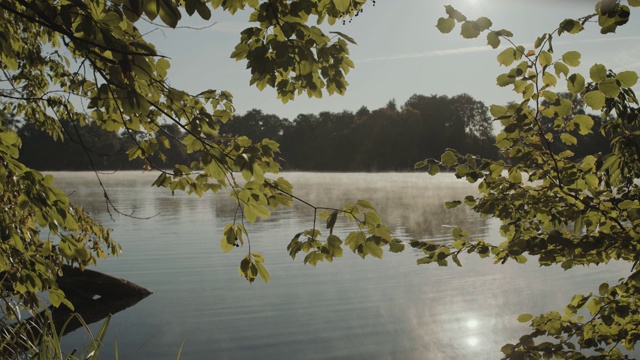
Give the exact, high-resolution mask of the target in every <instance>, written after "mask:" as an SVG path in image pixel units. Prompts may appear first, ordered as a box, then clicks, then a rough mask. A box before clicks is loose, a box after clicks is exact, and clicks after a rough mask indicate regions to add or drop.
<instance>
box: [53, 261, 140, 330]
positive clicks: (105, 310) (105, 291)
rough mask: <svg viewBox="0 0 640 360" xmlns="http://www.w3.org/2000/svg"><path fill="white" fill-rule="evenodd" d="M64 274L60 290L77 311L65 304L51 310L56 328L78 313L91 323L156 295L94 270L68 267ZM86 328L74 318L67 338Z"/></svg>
mask: <svg viewBox="0 0 640 360" xmlns="http://www.w3.org/2000/svg"><path fill="white" fill-rule="evenodd" d="M62 273H63V275H62V276H61V277H59V278H58V287H59V288H60V289H61V290H62V291H64V293H65V296H66V298H67V299H68V300H69V301H70V302H71V303H72V304H73V306H74V310H70V309H69V308H67V307H66V306H64V305H60V307H58V308H51V309H50V310H51V313H52V315H53V321H54V324H55V327H56V329H59V330H60V329H62V326H63V325H64V324H65V323H66V322H67V320H69V318H70V317H71V315H72V314H74V313H76V314H78V315H80V317H82V319H83V321H84V322H85V323H87V324H91V323H94V322H97V321H100V320H102V319H104V318H106V317H107V316H108V315H113V314H115V313H117V312H120V311H122V310H124V309H126V308H129V307H131V306H133V305H135V304H137V303H138V302H139V301H140V300H142V299H144V298H146V297H147V296H149V295H151V294H152V292H151V291H149V290H148V289H145V288H143V287H141V286H139V285H136V284H134V283H132V282H130V281H128V280H125V279H120V278H116V277H113V276H109V275H106V274H103V273H101V272H98V271H93V270H88V269H85V270H80V269H78V268H74V267H72V266H68V265H64V266H63V268H62ZM81 326H82V323H81V322H80V321H79V320H78V319H77V318H75V317H74V318H73V319H72V320H71V321H69V322H68V323H67V324H66V327H65V328H64V331H63V333H62V334H63V335H64V334H67V333H69V332H71V331H73V330H75V329H78V328H79V327H81Z"/></svg>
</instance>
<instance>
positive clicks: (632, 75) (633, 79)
mask: <svg viewBox="0 0 640 360" xmlns="http://www.w3.org/2000/svg"><path fill="white" fill-rule="evenodd" d="M616 80H618V82H619V83H620V87H622V88H630V87H632V86H634V85H635V84H636V83H637V82H638V74H637V73H636V72H635V71H622V72H620V73H618V75H616Z"/></svg>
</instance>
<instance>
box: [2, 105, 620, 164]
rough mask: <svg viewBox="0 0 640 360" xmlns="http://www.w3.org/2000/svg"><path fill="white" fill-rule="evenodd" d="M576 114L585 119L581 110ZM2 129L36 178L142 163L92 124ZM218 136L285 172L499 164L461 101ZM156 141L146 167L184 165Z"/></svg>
mask: <svg viewBox="0 0 640 360" xmlns="http://www.w3.org/2000/svg"><path fill="white" fill-rule="evenodd" d="M575 109H576V111H577V112H578V113H579V112H584V106H583V105H581V104H576V105H575ZM3 121H4V122H5V123H7V125H10V126H11V127H13V128H15V129H17V131H18V134H19V135H20V137H21V139H22V142H23V146H22V150H21V154H20V157H21V160H22V161H23V162H24V163H25V164H26V165H27V166H30V167H33V168H35V169H38V170H91V169H93V168H95V169H97V170H132V169H143V168H144V167H145V166H146V165H145V163H144V161H143V160H141V159H136V160H135V161H129V160H128V155H127V153H126V151H127V150H128V149H130V148H132V146H133V145H134V144H135V142H136V141H142V140H143V139H144V138H145V136H146V134H142V133H135V132H124V133H122V134H120V135H118V134H114V133H112V132H108V131H105V130H103V129H101V128H100V127H99V126H97V125H95V124H87V125H85V126H78V125H77V124H74V123H72V122H69V121H61V122H60V125H61V133H62V134H63V136H64V138H65V141H64V142H62V141H56V140H53V139H52V138H51V137H50V136H49V135H47V134H46V133H44V132H43V131H41V130H39V129H38V128H37V127H36V125H35V124H33V123H32V122H27V123H26V124H25V125H21V124H20V122H19V121H17V120H15V119H13V118H10V117H8V116H4V119H3ZM596 121H597V119H596ZM549 126H552V125H549ZM600 126H601V121H600V123H597V124H596V125H595V126H594V133H595V135H594V136H592V138H591V139H589V142H590V143H589V146H585V147H581V148H580V149H579V150H580V151H581V153H580V154H576V156H584V155H586V153H585V154H582V152H589V153H593V152H597V151H598V149H600V148H602V149H603V150H604V148H603V147H606V146H607V143H606V141H604V138H603V137H601V136H598V129H599V128H600ZM220 133H221V134H223V135H229V136H234V135H236V134H242V135H244V136H247V137H249V138H250V139H251V140H252V141H260V140H262V139H263V138H269V139H272V140H275V141H277V142H278V143H280V146H281V158H282V160H281V164H282V166H283V168H284V169H285V170H302V171H408V170H411V169H412V168H413V164H415V163H416V162H417V161H420V160H422V159H424V158H429V157H434V158H437V157H439V156H440V154H442V153H443V151H444V150H445V149H446V148H456V149H458V151H460V152H469V153H474V154H476V155H480V156H483V157H488V158H494V159H495V158H497V157H498V156H499V154H498V152H497V149H496V148H495V146H494V141H495V139H494V135H493V125H492V121H491V115H490V114H489V111H488V108H487V107H486V106H485V105H484V104H483V103H482V102H481V101H478V100H475V99H474V98H472V97H471V96H469V95H467V94H462V95H456V96H453V97H448V96H438V95H431V96H425V95H413V96H411V97H410V98H409V99H408V100H407V101H406V102H405V103H404V105H402V106H401V107H398V106H397V104H396V102H395V100H391V101H389V103H388V104H387V105H386V106H385V107H382V108H379V109H376V110H372V111H371V110H369V109H367V108H366V107H362V108H360V109H359V110H358V111H356V112H355V113H354V112H350V111H343V112H321V113H319V114H317V115H316V114H300V115H298V116H297V117H296V118H295V119H293V121H289V120H288V119H283V118H280V117H278V116H276V115H270V114H264V113H263V112H262V111H261V110H257V109H254V110H250V111H248V112H247V113H245V114H244V115H237V116H235V117H234V118H232V119H231V120H230V121H228V122H227V123H226V124H224V125H223V126H222V127H221V129H220ZM159 134H161V135H159V136H162V137H163V138H164V139H163V142H164V143H165V144H167V143H168V145H169V148H170V151H169V152H168V153H167V155H166V158H163V159H161V158H151V159H150V160H151V162H152V163H153V164H155V165H156V166H158V167H161V168H172V167H173V165H174V164H178V163H186V162H188V159H189V158H188V155H187V154H186V152H185V151H184V148H183V147H182V146H180V144H179V143H178V142H179V141H180V139H182V138H183V137H184V136H185V133H184V132H183V131H182V130H181V129H180V128H178V126H177V125H175V124H172V125H161V126H160V132H159ZM554 146H555V147H556V148H557V150H558V151H562V150H565V148H566V146H565V145H562V144H557V145H555V144H554ZM574 151H576V150H574Z"/></svg>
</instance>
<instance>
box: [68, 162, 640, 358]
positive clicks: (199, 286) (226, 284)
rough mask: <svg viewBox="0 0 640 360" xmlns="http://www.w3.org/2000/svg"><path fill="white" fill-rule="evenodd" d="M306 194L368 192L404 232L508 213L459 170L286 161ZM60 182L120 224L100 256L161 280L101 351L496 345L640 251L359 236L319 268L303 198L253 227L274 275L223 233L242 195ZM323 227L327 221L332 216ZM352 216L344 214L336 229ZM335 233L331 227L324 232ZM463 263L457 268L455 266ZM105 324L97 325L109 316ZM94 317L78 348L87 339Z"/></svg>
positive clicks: (332, 198)
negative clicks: (438, 261)
mask: <svg viewBox="0 0 640 360" xmlns="http://www.w3.org/2000/svg"><path fill="white" fill-rule="evenodd" d="M283 176H284V177H285V178H287V179H288V180H289V181H291V182H292V183H293V184H294V189H295V193H296V195H297V196H299V197H301V198H304V199H305V200H307V201H309V202H311V203H313V204H315V205H318V206H328V207H342V206H343V205H344V204H345V203H349V202H351V203H353V202H355V201H356V200H357V199H367V200H370V201H371V202H373V203H374V205H375V206H376V208H377V209H378V210H379V212H380V214H381V216H382V217H383V220H384V221H385V222H386V223H387V224H388V225H389V227H390V229H391V231H392V234H393V235H394V236H396V237H398V238H399V239H402V240H404V241H409V240H411V239H420V240H433V241H448V240H449V238H450V237H449V233H450V231H451V227H452V226H453V225H457V226H461V227H462V228H464V229H465V230H467V231H469V232H470V233H472V234H473V235H474V236H477V237H481V238H484V239H487V240H488V241H489V242H492V243H494V244H498V243H500V242H501V241H502V240H501V239H500V238H499V235H498V226H499V223H498V222H497V221H495V220H493V219H488V218H481V217H479V216H477V215H476V214H474V213H473V212H471V211H470V210H469V209H467V208H465V207H460V208H458V209H454V210H445V209H444V206H443V203H444V202H445V201H448V200H454V199H462V198H464V196H466V195H473V194H475V187H474V185H472V184H468V183H467V182H466V181H463V180H457V179H455V177H454V176H453V175H451V174H439V175H438V176H436V177H431V176H428V175H426V174H422V173H375V174H372V173H366V174H365V173H351V174H322V173H285V174H284V175H283ZM55 177H56V184H57V185H58V186H60V187H61V188H62V189H64V190H65V191H66V192H67V193H70V194H71V195H70V198H71V199H72V200H73V201H75V202H76V203H78V204H82V205H83V206H85V208H86V209H88V210H89V211H90V212H91V213H92V214H93V215H94V216H95V217H96V218H97V219H99V220H101V221H102V222H103V223H104V224H105V225H106V226H107V227H110V228H112V229H113V235H114V237H115V238H116V239H117V240H118V241H119V242H120V244H121V245H122V247H123V254H122V255H121V256H120V257H118V258H112V259H108V260H106V261H101V262H99V265H98V266H97V270H99V271H102V272H105V273H107V274H110V275H113V276H117V277H123V278H126V279H128V280H130V281H133V282H135V283H137V284H139V285H141V286H144V287H146V288H149V289H150V290H152V291H153V292H154V294H153V295H151V296H150V297H148V298H146V299H144V300H143V301H141V302H140V303H138V304H137V305H135V306H134V307H131V308H129V309H127V310H125V311H122V312H120V313H118V314H116V315H114V317H113V318H112V321H111V324H110V327H109V333H108V334H107V336H106V340H107V344H105V346H104V347H103V349H102V350H101V357H102V358H107V359H108V358H113V357H114V350H113V349H114V345H113V344H114V339H117V340H116V341H117V347H118V350H119V355H120V358H121V359H129V358H134V359H175V357H176V354H177V353H178V351H179V349H180V346H181V344H182V343H183V342H184V346H183V349H182V358H183V359H205V358H212V359H254V358H261V359H360V358H367V359H496V358H499V357H500V355H501V354H500V347H501V346H502V345H504V344H505V343H507V342H515V341H517V339H518V338H519V337H520V336H521V335H523V334H525V333H526V332H527V330H528V328H527V326H526V324H520V323H518V322H517V320H516V319H517V317H518V315H519V314H521V313H525V312H527V313H528V312H543V311H545V312H546V311H549V310H558V311H562V309H563V307H564V306H565V305H566V304H567V303H568V302H569V301H570V299H571V296H572V295H573V294H574V293H578V292H581V293H585V294H588V293H589V292H592V291H595V292H597V286H598V284H600V283H601V282H604V281H609V282H610V283H614V282H616V281H617V279H618V278H619V277H621V276H626V275H627V274H628V270H629V269H630V267H631V265H630V264H625V263H620V264H610V265H608V266H606V267H603V266H600V267H594V266H592V267H589V268H576V269H572V270H570V271H567V272H565V271H563V270H562V269H561V268H559V267H553V268H540V267H538V265H537V263H536V261H535V259H530V260H529V262H528V263H527V264H526V265H519V264H516V263H515V262H510V263H507V264H505V265H501V266H499V265H493V262H492V261H491V260H490V259H479V258H478V257H477V256H476V255H468V256H462V257H461V261H462V264H463V267H462V268H458V267H456V266H455V265H454V264H451V265H450V266H449V267H446V268H445V267H438V266H437V265H435V264H432V265H420V266H418V265H416V260H417V259H418V258H419V257H420V255H421V253H420V252H417V251H415V250H413V249H411V248H409V247H407V249H406V250H405V251H404V252H403V253H400V254H392V253H385V254H384V256H383V259H382V260H378V259H375V258H367V259H366V260H361V259H360V257H358V256H357V255H354V254H352V253H351V252H350V251H349V250H348V248H345V254H344V257H343V258H340V259H336V260H335V261H334V262H333V263H320V264H318V266H317V267H315V268H314V267H311V266H309V265H303V263H302V260H303V258H304V257H303V256H299V257H297V258H296V259H295V260H292V259H291V257H289V255H288V252H287V250H286V246H287V244H288V243H289V241H290V240H291V239H292V237H293V236H294V235H295V234H296V233H298V232H301V231H303V230H306V229H309V228H311V227H312V226H313V210H312V209H310V208H308V207H306V206H304V205H303V204H300V203H296V204H295V205H294V206H292V207H291V208H283V209H278V210H277V211H275V212H274V213H273V214H272V217H271V218H269V219H267V220H259V221H258V222H256V223H255V224H253V225H248V226H247V228H248V230H249V234H250V240H251V251H253V252H261V253H263V254H264V256H265V265H266V267H267V269H268V270H269V272H270V274H271V281H270V282H269V283H268V284H265V283H263V282H261V280H259V279H258V280H257V281H256V282H255V283H253V284H249V283H248V282H247V281H245V280H244V278H242V277H241V276H240V275H239V274H238V271H237V268H238V266H239V262H240V260H241V259H242V258H243V257H244V256H245V255H246V252H247V248H246V247H243V248H239V249H235V250H234V251H233V252H231V253H228V254H224V253H222V251H221V250H220V238H221V235H222V229H223V228H224V226H225V225H226V224H227V223H229V222H231V221H233V216H234V213H235V210H236V204H235V203H234V202H233V200H232V199H231V198H229V197H228V196H227V194H228V191H226V190H224V191H222V192H221V193H220V194H217V195H211V194H207V195H206V196H204V197H203V198H198V197H197V196H187V195H185V194H182V193H176V194H175V195H174V196H172V194H171V191H169V190H166V189H158V188H155V187H150V184H151V183H152V182H153V180H154V178H155V175H154V174H152V173H141V172H118V173H115V174H112V175H104V176H103V178H102V179H103V181H104V183H105V185H106V187H107V190H108V194H109V197H110V198H111V200H112V201H113V202H114V203H115V204H116V206H117V207H118V209H119V210H120V211H122V212H124V213H131V212H132V211H133V214H134V215H135V216H139V217H152V218H150V219H148V220H136V219H131V218H127V217H123V216H117V215H115V214H113V212H112V214H113V217H114V220H115V221H112V220H111V218H110V215H109V213H108V212H107V208H106V205H105V200H104V197H103V192H102V190H101V189H100V187H99V186H98V183H97V181H96V179H95V175H94V174H93V173H68V172H60V173H55ZM320 228H321V231H322V230H324V226H320ZM350 229H352V228H351V225H349V224H346V223H344V222H341V220H338V225H336V231H341V232H343V231H344V232H346V231H349V230H350ZM326 235H328V234H325V236H326ZM452 265H453V266H452ZM98 325H99V324H94V325H92V326H93V327H94V328H95V327H96V326H98ZM87 341H88V340H87V336H86V334H84V333H83V332H82V331H81V330H78V331H75V332H74V333H71V334H70V335H68V336H67V337H66V338H65V339H64V341H63V344H64V346H65V347H67V348H74V347H82V344H83V343H86V342H87Z"/></svg>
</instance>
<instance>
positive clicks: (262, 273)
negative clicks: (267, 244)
mask: <svg viewBox="0 0 640 360" xmlns="http://www.w3.org/2000/svg"><path fill="white" fill-rule="evenodd" d="M255 266H256V268H257V269H258V276H260V278H261V279H262V281H264V282H266V283H268V282H269V280H270V279H271V277H270V276H269V272H268V271H267V268H265V267H264V265H262V262H257V261H256V262H255Z"/></svg>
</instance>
